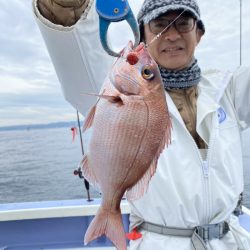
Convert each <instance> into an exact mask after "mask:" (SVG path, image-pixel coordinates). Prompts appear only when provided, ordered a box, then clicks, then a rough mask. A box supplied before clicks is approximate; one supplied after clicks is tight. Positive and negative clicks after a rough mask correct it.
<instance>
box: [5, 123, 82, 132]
mask: <svg viewBox="0 0 250 250" xmlns="http://www.w3.org/2000/svg"><path fill="white" fill-rule="evenodd" d="M75 126H78V125H77V123H76V122H75V121H69V122H53V123H47V124H27V125H12V126H4V127H0V132H1V131H14V130H32V129H48V128H64V127H75Z"/></svg>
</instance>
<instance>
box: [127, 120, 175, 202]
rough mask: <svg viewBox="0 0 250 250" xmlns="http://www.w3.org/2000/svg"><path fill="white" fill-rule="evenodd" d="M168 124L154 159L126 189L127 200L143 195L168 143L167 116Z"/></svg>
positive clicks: (169, 123) (169, 127)
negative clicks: (143, 172)
mask: <svg viewBox="0 0 250 250" xmlns="http://www.w3.org/2000/svg"><path fill="white" fill-rule="evenodd" d="M168 119H169V120H168V123H167V124H168V126H167V129H166V131H165V133H164V136H163V137H162V141H161V143H160V145H159V148H158V150H157V152H156V154H155V157H154V159H153V160H152V162H151V164H150V167H149V169H148V170H147V171H146V173H145V174H144V175H143V176H142V178H141V179H140V180H139V181H138V182H137V183H136V184H135V185H134V186H133V187H131V188H130V189H128V190H127V193H126V197H127V199H128V200H130V201H132V200H137V199H139V198H140V197H142V196H143V194H144V193H145V192H146V191H147V189H148V184H149V181H150V179H151V177H152V176H153V175H154V174H155V171H156V168H157V162H158V159H159V156H160V154H161V152H162V151H163V149H164V148H165V146H168V145H169V143H170V140H171V139H170V134H171V133H170V132H171V129H172V125H171V121H170V118H169V117H168Z"/></svg>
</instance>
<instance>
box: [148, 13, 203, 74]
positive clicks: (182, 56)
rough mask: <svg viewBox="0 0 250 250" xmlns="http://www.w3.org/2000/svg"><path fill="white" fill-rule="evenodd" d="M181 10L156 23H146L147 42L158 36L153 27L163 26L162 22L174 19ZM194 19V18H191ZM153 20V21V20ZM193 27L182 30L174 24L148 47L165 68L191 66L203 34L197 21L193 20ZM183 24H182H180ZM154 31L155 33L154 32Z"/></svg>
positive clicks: (165, 16) (179, 68)
mask: <svg viewBox="0 0 250 250" xmlns="http://www.w3.org/2000/svg"><path fill="white" fill-rule="evenodd" d="M179 14H180V12H177V11H173V12H169V13H168V14H166V15H163V16H161V17H159V19H158V20H157V19H156V21H157V22H156V23H155V24H153V25H154V26H153V25H152V23H151V24H145V25H144V34H145V40H146V43H147V44H148V43H150V42H151V41H152V39H153V38H154V37H155V36H156V34H154V33H155V30H152V27H155V29H156V30H157V27H160V26H161V20H162V23H167V22H168V21H171V20H174V19H175V18H176V17H177V16H178V15H179ZM191 19H192V18H191ZM151 22H152V21H151ZM193 24H194V26H193V29H192V30H191V31H188V32H185V33H183V32H180V31H178V30H177V29H176V28H175V27H176V26H175V25H172V26H171V27H169V28H168V29H167V31H165V32H164V33H163V34H162V35H161V36H160V37H159V38H158V39H156V40H155V41H154V42H153V43H151V44H150V45H149V47H148V50H149V53H150V54H151V56H152V57H153V58H154V60H155V61H156V62H157V63H158V64H159V65H161V66H162V67H164V68H167V69H171V70H181V69H184V68H186V67H187V66H189V64H190V62H191V61H192V58H193V56H194V51H195V48H196V46H197V44H198V43H199V41H200V38H201V36H202V31H201V30H199V29H197V26H196V22H195V21H194V20H193ZM180 25H181V24H180ZM152 31H153V32H154V33H153V32H152Z"/></svg>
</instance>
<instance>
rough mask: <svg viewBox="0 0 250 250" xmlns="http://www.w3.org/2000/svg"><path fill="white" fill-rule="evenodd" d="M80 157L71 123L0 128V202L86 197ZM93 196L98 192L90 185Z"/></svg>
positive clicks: (248, 169) (248, 181)
mask: <svg viewBox="0 0 250 250" xmlns="http://www.w3.org/2000/svg"><path fill="white" fill-rule="evenodd" d="M242 138H243V147H244V152H243V158H244V178H245V191H244V204H245V205H246V206H247V207H249V208H250V140H249V139H250V130H247V131H245V132H244V133H243V137H242ZM81 159H82V150H81V144H80V139H79V133H78V134H77V136H76V138H75V140H74V141H73V140H72V131H71V128H70V127H63V128H50V129H25V130H15V131H1V132H0V203H10V202H26V201H44V200H67V199H80V198H86V197H87V193H86V191H85V187H84V182H83V179H80V178H79V177H78V176H75V175H74V174H73V172H74V170H75V169H77V168H78V164H79V162H80V161H81ZM91 196H92V197H100V194H99V193H98V192H97V191H95V190H94V189H93V188H91Z"/></svg>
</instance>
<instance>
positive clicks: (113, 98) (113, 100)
mask: <svg viewBox="0 0 250 250" xmlns="http://www.w3.org/2000/svg"><path fill="white" fill-rule="evenodd" d="M83 95H92V96H96V97H99V98H103V99H106V100H108V101H110V102H111V103H121V102H122V103H123V101H122V99H121V97H120V96H119V95H117V96H115V95H104V94H93V93H83Z"/></svg>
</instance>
